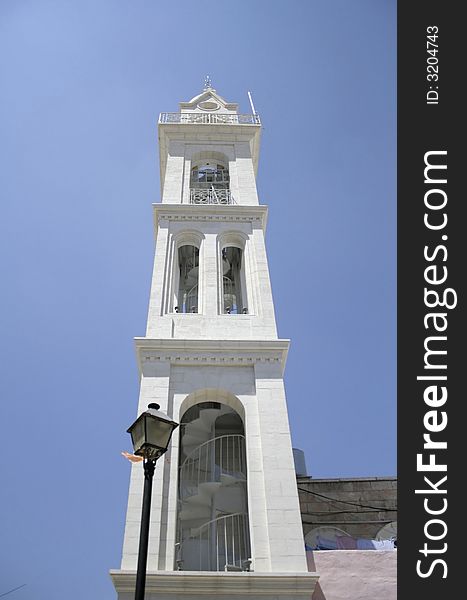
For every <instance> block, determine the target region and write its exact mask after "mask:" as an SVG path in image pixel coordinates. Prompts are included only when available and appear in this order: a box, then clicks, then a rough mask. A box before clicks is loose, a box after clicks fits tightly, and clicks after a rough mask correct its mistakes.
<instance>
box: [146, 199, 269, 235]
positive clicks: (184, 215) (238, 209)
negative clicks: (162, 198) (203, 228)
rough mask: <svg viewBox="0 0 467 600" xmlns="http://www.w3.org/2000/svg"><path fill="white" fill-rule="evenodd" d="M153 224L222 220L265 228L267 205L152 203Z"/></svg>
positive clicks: (157, 225)
mask: <svg viewBox="0 0 467 600" xmlns="http://www.w3.org/2000/svg"><path fill="white" fill-rule="evenodd" d="M153 208H154V225H155V227H156V230H157V228H158V227H159V225H160V223H161V221H164V220H165V221H182V222H183V221H208V222H209V221H218V222H219V221H224V222H231V223H256V224H257V225H259V226H260V227H262V229H263V230H264V231H265V230H266V222H267V216H268V207H267V206H266V205H264V204H261V205H254V206H240V205H216V204H208V205H205V204H162V203H160V202H159V203H157V204H153Z"/></svg>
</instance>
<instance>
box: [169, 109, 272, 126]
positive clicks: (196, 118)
mask: <svg viewBox="0 0 467 600" xmlns="http://www.w3.org/2000/svg"><path fill="white" fill-rule="evenodd" d="M159 123H161V124H167V123H187V124H195V125H196V124H201V125H261V119H260V118H259V115H237V114H225V113H199V112H189V113H188V112H187V113H161V114H160V115H159Z"/></svg>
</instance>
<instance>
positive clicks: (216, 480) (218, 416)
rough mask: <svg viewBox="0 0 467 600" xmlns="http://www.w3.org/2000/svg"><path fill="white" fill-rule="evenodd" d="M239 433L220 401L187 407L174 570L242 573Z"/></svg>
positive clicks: (246, 547)
mask: <svg viewBox="0 0 467 600" xmlns="http://www.w3.org/2000/svg"><path fill="white" fill-rule="evenodd" d="M246 484H247V468H246V451H245V431H244V426H243V421H242V419H241V417H240V415H239V414H238V413H237V412H236V411H235V410H234V409H233V408H231V407H229V406H227V405H226V404H223V403H221V402H200V403H198V404H195V405H193V406H191V407H190V408H189V409H188V410H187V411H186V412H185V414H184V415H183V417H182V419H181V422H180V453H179V486H178V517H177V551H176V568H177V569H179V570H184V571H224V570H234V571H237V570H238V571H241V570H246V569H248V566H249V562H248V561H249V559H250V537H249V523H248V502H247V487H246Z"/></svg>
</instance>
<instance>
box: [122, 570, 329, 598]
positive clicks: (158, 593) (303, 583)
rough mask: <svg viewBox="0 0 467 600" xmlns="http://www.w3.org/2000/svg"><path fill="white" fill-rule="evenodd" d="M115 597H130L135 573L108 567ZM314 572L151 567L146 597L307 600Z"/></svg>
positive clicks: (312, 587)
mask: <svg viewBox="0 0 467 600" xmlns="http://www.w3.org/2000/svg"><path fill="white" fill-rule="evenodd" d="M110 576H111V578H112V581H113V584H114V586H115V589H116V591H117V593H118V600H133V599H134V593H135V581H136V573H135V572H134V571H120V570H112V571H110ZM318 577H319V576H318V574H317V573H256V572H240V573H233V572H222V571H221V572H212V571H152V572H149V573H148V574H147V576H146V596H145V597H146V598H147V600H177V599H178V598H180V599H181V600H182V599H183V600H203V599H204V598H206V597H207V596H208V597H212V598H219V599H221V600H222V599H224V600H244V599H246V598H250V599H251V598H261V600H292V599H293V600H310V599H311V595H312V594H313V590H314V589H315V585H316V582H317V581H318Z"/></svg>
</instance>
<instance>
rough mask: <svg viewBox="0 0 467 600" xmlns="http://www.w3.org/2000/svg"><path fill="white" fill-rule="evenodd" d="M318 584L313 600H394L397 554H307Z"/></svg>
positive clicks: (309, 568)
mask: <svg viewBox="0 0 467 600" xmlns="http://www.w3.org/2000/svg"><path fill="white" fill-rule="evenodd" d="M306 554H307V561H308V570H309V571H316V572H317V573H318V575H319V576H320V577H319V580H318V583H317V584H316V588H315V591H314V592H313V596H312V600H396V598H397V589H396V576H397V551H396V550H389V551H385V550H323V551H314V552H307V553H306Z"/></svg>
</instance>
